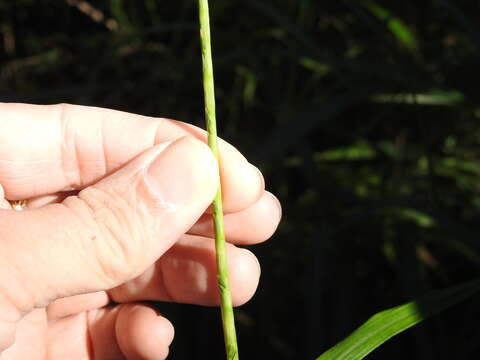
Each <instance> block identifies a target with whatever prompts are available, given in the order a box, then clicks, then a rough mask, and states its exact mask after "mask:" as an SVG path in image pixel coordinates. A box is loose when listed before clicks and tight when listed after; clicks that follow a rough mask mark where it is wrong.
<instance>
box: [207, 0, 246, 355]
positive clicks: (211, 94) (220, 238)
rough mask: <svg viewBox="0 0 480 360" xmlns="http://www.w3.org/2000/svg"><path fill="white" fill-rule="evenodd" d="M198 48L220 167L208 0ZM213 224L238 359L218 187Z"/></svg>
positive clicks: (230, 347)
mask: <svg viewBox="0 0 480 360" xmlns="http://www.w3.org/2000/svg"><path fill="white" fill-rule="evenodd" d="M198 5H199V6H198V10H199V20H200V21H199V22H200V45H201V47H202V65H203V66H202V68H203V89H204V90H203V91H204V97H205V121H206V128H207V132H208V146H209V147H210V149H212V152H213V154H214V155H215V158H216V159H217V163H218V164H219V166H220V163H221V158H220V156H219V152H218V141H217V140H218V139H217V119H216V115H215V82H214V76H213V64H212V46H211V36H210V13H209V7H208V0H199V2H198ZM212 216H213V222H214V228H215V253H216V262H217V278H218V280H217V281H218V290H219V292H220V309H221V313H222V325H223V337H224V340H225V353H226V355H227V360H238V345H237V333H236V329H235V319H234V315H233V304H232V295H231V293H230V284H229V281H228V266H227V249H226V246H225V245H226V240H225V230H224V226H223V204H222V187H221V186H219V188H218V191H217V195H216V196H215V199H214V200H213V213H212Z"/></svg>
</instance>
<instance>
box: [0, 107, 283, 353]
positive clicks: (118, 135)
mask: <svg viewBox="0 0 480 360" xmlns="http://www.w3.org/2000/svg"><path fill="white" fill-rule="evenodd" d="M166 142H167V143H166ZM204 143H205V133H204V132H203V131H202V130H201V129H198V128H196V127H193V126H191V125H187V124H184V123H181V122H176V121H173V120H167V119H158V118H149V117H143V116H139V115H134V114H128V113H123V112H118V111H113V110H107V109H101V108H90V107H82V106H72V105H50V106H36V105H26V104H1V103H0V185H1V186H0V209H1V210H0V262H1V263H2V268H1V270H0V285H1V292H0V351H2V353H1V357H0V359H2V360H6V359H15V360H24V359H29V360H36V359H39V360H40V359H41V360H44V359H62V360H63V359H70V360H76V359H96V360H107V359H152V360H153V359H162V358H165V357H166V356H167V355H168V348H169V345H170V343H171V342H172V340H173V335H174V328H173V326H172V324H171V323H170V322H169V321H168V320H167V319H166V318H165V317H163V316H162V315H161V314H160V313H159V312H158V311H157V309H154V308H152V307H151V306H150V305H148V304H147V303H145V301H150V300H154V301H175V302H180V303H191V304H199V305H206V306H212V305H217V304H218V290H217V289H216V280H215V279H216V275H215V271H216V270H215V252H214V242H213V239H212V237H213V231H212V224H211V219H210V216H209V215H208V212H209V205H210V203H211V201H212V199H213V196H214V194H215V192H216V189H217V187H218V182H219V179H218V167H217V164H216V162H215V160H214V159H213V157H212V155H211V153H210V150H209V149H208V148H207V147H206V145H205V144H204ZM220 150H221V157H222V167H221V168H220V175H221V179H222V190H223V193H224V210H225V213H226V215H225V226H226V233H227V238H228V241H229V244H228V259H229V272H230V282H231V289H232V296H233V301H234V304H235V305H241V304H243V303H245V302H246V301H248V300H249V299H250V298H251V297H252V296H253V294H254V292H255V290H256V288H257V285H258V281H259V277H260V267H259V264H258V261H257V259H256V258H255V256H254V255H253V254H252V253H251V252H250V251H248V250H245V249H241V248H239V247H237V246H238V245H251V244H256V243H259V242H262V241H265V240H267V239H268V238H269V237H270V236H271V235H272V234H273V232H274V231H275V229H276V227H277V225H278V223H279V221H280V217H281V208H280V205H279V203H278V200H277V199H276V198H275V197H274V196H273V195H272V194H270V193H268V192H266V191H265V189H264V187H265V185H264V181H263V177H262V175H261V173H260V172H259V171H258V170H257V169H256V168H255V167H253V166H252V165H250V164H249V163H248V162H247V160H246V159H245V158H244V157H243V156H242V155H241V154H240V153H239V152H238V151H237V150H236V149H235V148H234V147H232V146H231V145H229V144H227V143H225V142H221V144H220ZM7 199H8V200H10V201H12V200H22V199H28V201H27V205H26V208H25V209H24V210H23V211H16V210H13V209H12V208H11V205H10V203H9V202H8V201H7Z"/></svg>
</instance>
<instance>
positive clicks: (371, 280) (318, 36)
mask: <svg viewBox="0 0 480 360" xmlns="http://www.w3.org/2000/svg"><path fill="white" fill-rule="evenodd" d="M211 15H212V26H213V38H214V40H213V41H214V44H213V45H214V63H215V71H216V87H217V101H218V120H219V123H220V124H219V127H220V129H219V131H220V134H221V136H222V137H223V138H225V139H227V140H228V141H230V142H231V143H233V144H234V145H236V146H237V147H238V148H240V149H241V150H242V151H243V152H244V153H245V154H246V156H247V157H248V158H249V159H251V161H252V162H253V163H254V164H256V165H258V166H259V167H260V168H261V169H262V170H263V171H264V172H265V176H266V180H267V184H268V189H269V190H271V191H272V192H274V193H276V194H278V196H279V198H280V199H281V201H282V203H283V206H284V220H283V223H282V224H281V227H280V229H279V231H278V233H277V234H276V235H275V236H274V238H273V239H272V240H271V241H270V242H268V243H265V244H262V245H259V246H256V247H253V248H252V250H253V251H254V252H255V253H256V254H257V255H258V256H259V258H260V259H261V262H262V264H263V273H262V280H261V284H260V288H259V290H258V293H257V294H256V296H255V297H254V298H253V300H252V301H251V302H250V303H249V304H248V305H246V306H243V307H241V308H239V309H238V311H237V321H238V331H239V341H240V355H241V356H242V358H243V359H260V358H263V359H313V358H314V357H315V356H316V355H319V354H320V353H321V352H323V351H324V350H326V349H327V348H329V347H330V346H332V345H334V344H335V343H336V342H337V341H339V340H340V339H342V338H343V337H345V336H346V335H347V334H349V333H350V332H351V331H352V330H353V329H354V328H355V327H356V326H358V325H360V324H361V323H362V322H363V321H365V320H366V319H367V318H368V317H369V316H370V315H372V314H374V313H375V312H377V311H380V310H383V309H385V308H387V307H390V306H394V305H398V304H401V303H403V302H406V301H408V300H411V299H412V298H413V297H415V296H418V295H421V294H424V293H427V292H428V291H429V290H431V289H436V288H443V287H447V286H450V285H454V284H457V283H460V282H462V281H466V280H470V279H472V278H474V277H476V276H478V269H479V264H480V239H479V234H480V229H479V228H480V223H479V221H478V220H479V215H480V192H479V190H480V182H479V177H480V146H479V145H480V124H479V119H480V103H479V101H478V97H477V92H478V84H479V80H480V76H479V70H478V66H479V62H480V25H479V24H480V5H479V3H478V2H477V1H471V0H455V1H453V0H418V1H383V0H372V1H368V0H366V1H360V0H335V1H329V0H325V1H318V0H316V1H315V0H252V1H250V0H244V1H226V0H211ZM196 16H197V9H196V3H195V1H192V0H177V1H158V0H137V1H124V0H110V1H108V0H101V1H95V2H93V1H92V2H86V1H77V0H66V1H48V0H18V1H13V0H1V1H0V25H1V29H0V30H1V34H2V37H1V40H2V41H1V45H0V46H1V47H0V77H1V80H0V99H1V100H2V101H21V102H30V103H40V104H45V103H58V102H70V103H77V104H84V105H95V106H103V107H109V108H114V109H119V110H124V111H130V112H136V113H140V114H145V115H152V116H166V117H172V118H176V119H179V120H183V121H187V122H191V123H193V124H196V125H200V126H203V94H202V83H201V62H200V61H201V57H200V50H199V40H198V30H197V20H196ZM479 305H480V301H479V300H478V299H472V300H470V301H467V302H465V303H463V304H462V305H460V306H457V307H455V308H453V309H450V310H448V311H447V312H445V313H443V314H442V315H440V316H438V317H436V318H434V319H432V320H429V321H428V322H427V323H425V324H423V325H421V326H419V327H417V328H415V329H413V330H411V331H409V332H407V333H405V334H402V335H401V336H399V337H397V338H395V339H394V340H392V341H390V342H389V343H387V344H386V345H385V346H384V347H382V348H380V349H379V350H377V351H376V352H374V353H373V354H372V355H371V356H370V357H369V359H389V360H395V359H436V360H442V359H449V360H450V359H472V358H475V357H476V356H475V354H477V353H478V351H479V347H480V346H479V345H480V342H479V341H478V339H479V335H480V329H478V327H477V326H476V323H477V319H478V318H479V316H480V314H479V313H480V306H479ZM160 309H161V310H162V311H163V312H164V313H165V314H166V315H167V317H169V318H171V319H172V321H173V322H174V324H175V325H176V338H175V341H174V344H173V346H172V349H171V356H170V358H171V359H179V360H182V359H222V358H223V343H222V335H221V328H220V321H219V312H218V310H217V309H205V308H200V307H196V306H189V305H176V304H161V305H160Z"/></svg>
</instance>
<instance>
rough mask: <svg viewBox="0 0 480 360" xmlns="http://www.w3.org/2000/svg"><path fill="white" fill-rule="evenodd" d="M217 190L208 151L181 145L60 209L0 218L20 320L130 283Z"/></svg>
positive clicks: (136, 163)
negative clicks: (29, 313) (23, 315)
mask: <svg viewBox="0 0 480 360" xmlns="http://www.w3.org/2000/svg"><path fill="white" fill-rule="evenodd" d="M217 187H218V168H217V165H216V162H215V159H214V157H213V156H212V154H211V152H210V149H208V147H207V146H206V145H205V144H203V143H202V142H200V141H198V140H194V139H192V138H186V137H184V138H181V139H179V140H176V141H174V142H169V143H163V144H160V145H158V146H155V147H153V148H151V149H150V150H148V151H146V152H145V153H143V154H141V155H140V156H138V157H137V158H135V159H133V160H132V161H131V162H130V163H128V164H127V165H125V166H124V167H123V168H121V169H120V170H118V171H117V172H115V173H114V174H112V175H110V176H108V177H107V178H105V179H103V180H101V181H100V182H98V183H97V184H95V185H92V186H90V187H88V188H85V189H84V190H82V191H81V192H80V193H79V194H78V196H72V197H69V198H67V199H65V200H64V201H63V202H62V203H60V204H52V205H48V206H45V207H43V208H40V209H35V210H27V211H20V212H16V211H8V210H0V239H1V242H0V259H1V260H0V261H1V263H2V270H0V276H1V279H2V281H3V283H2V287H3V289H2V291H3V292H5V291H6V294H7V296H6V298H7V299H9V300H10V301H11V302H13V305H15V307H16V308H17V309H18V310H20V311H22V312H23V311H29V310H31V309H33V307H35V306H45V305H46V304H48V303H49V302H51V301H53V300H55V299H57V298H59V297H65V296H70V295H76V294H81V293H86V292H93V291H100V290H107V289H110V288H113V287H115V286H117V285H119V284H121V283H123V282H125V281H128V280H130V279H133V278H134V277H136V276H138V275H139V274H141V273H142V272H143V271H145V270H146V269H147V268H148V267H149V266H150V265H152V264H153V263H154V262H155V261H156V260H157V259H158V258H159V257H160V256H161V255H162V254H163V253H164V252H165V251H166V250H167V249H168V248H170V247H171V246H172V244H173V243H174V242H175V241H176V240H177V239H178V238H179V237H180V236H181V235H182V234H184V233H185V232H186V231H187V230H188V229H189V228H190V227H191V226H192V225H193V224H194V223H195V221H196V220H197V219H198V218H199V216H200V215H201V214H202V213H203V212H204V211H205V209H206V208H207V207H208V206H209V204H210V203H211V201H212V199H213V197H214V195H215V192H216V190H217ZM4 264H5V265H6V266H3V265H4Z"/></svg>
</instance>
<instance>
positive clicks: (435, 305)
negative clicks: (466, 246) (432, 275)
mask: <svg viewBox="0 0 480 360" xmlns="http://www.w3.org/2000/svg"><path fill="white" fill-rule="evenodd" d="M478 291H480V280H478V279H477V280H473V281H470V282H466V283H464V284H461V285H457V286H454V287H450V288H447V289H444V290H437V291H433V292H431V293H430V294H428V295H425V296H423V297H420V298H418V299H417V300H414V301H412V302H409V303H407V304H404V305H400V306H397V307H394V308H391V309H388V310H385V311H382V312H379V313H377V314H375V315H374V316H372V317H371V318H370V319H369V320H367V322H366V323H364V324H363V325H362V326H360V327H359V328H358V329H357V330H355V331H354V332H353V333H352V334H350V336H348V337H347V338H345V339H344V340H342V341H341V342H339V343H338V344H337V345H335V346H334V347H333V348H331V349H330V350H328V351H327V352H325V353H324V354H322V355H321V356H319V357H318V358H317V359H316V360H359V359H363V358H364V357H365V356H367V355H368V354H370V353H371V352H372V351H373V350H375V349H376V348H377V347H379V346H380V345H382V344H383V343H384V342H386V341H387V340H389V339H390V338H392V337H394V336H395V335H397V334H399V333H401V332H403V331H405V330H407V329H409V328H411V327H412V326H414V325H416V324H418V323H420V322H422V321H423V320H426V319H428V318H429V317H431V316H433V315H435V314H438V313H439V312H441V311H443V310H445V309H448V308H449V307H451V306H453V305H456V304H458V303H460V302H462V301H464V300H465V299H467V298H469V297H471V296H472V295H474V294H476V293H477V292H478Z"/></svg>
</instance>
